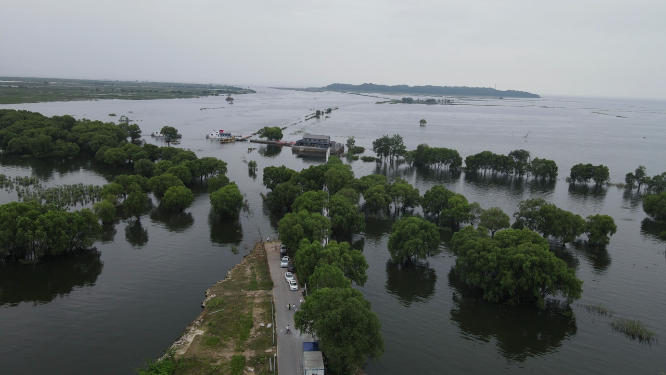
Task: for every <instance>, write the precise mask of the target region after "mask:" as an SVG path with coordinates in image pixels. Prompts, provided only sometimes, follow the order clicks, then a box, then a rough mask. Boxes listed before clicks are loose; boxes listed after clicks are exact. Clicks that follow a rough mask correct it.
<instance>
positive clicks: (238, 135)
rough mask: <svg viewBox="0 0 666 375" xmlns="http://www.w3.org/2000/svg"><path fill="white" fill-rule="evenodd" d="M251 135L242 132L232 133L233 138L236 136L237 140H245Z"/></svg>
mask: <svg viewBox="0 0 666 375" xmlns="http://www.w3.org/2000/svg"><path fill="white" fill-rule="evenodd" d="M250 137H252V136H251V135H242V134H234V138H236V140H237V141H247V140H248V139H250Z"/></svg>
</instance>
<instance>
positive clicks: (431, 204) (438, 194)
mask: <svg viewBox="0 0 666 375" xmlns="http://www.w3.org/2000/svg"><path fill="white" fill-rule="evenodd" d="M454 195H455V193H454V192H452V191H451V190H449V189H447V188H446V187H444V185H435V186H433V187H432V188H431V189H430V190H428V191H426V192H425V194H423V197H422V198H421V207H423V212H425V213H429V214H434V215H437V221H439V215H440V213H441V212H442V210H443V209H444V208H445V207H446V206H447V204H448V202H449V199H450V198H451V197H453V196H454Z"/></svg>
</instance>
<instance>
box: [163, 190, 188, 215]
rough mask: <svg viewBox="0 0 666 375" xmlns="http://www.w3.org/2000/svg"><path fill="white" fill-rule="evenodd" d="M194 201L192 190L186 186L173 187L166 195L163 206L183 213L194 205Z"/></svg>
mask: <svg viewBox="0 0 666 375" xmlns="http://www.w3.org/2000/svg"><path fill="white" fill-rule="evenodd" d="M192 201H194V194H193V193H192V190H190V189H188V188H186V187H185V186H173V187H170V188H169V189H168V190H167V191H166V192H165V193H164V197H163V198H162V206H164V207H165V208H168V209H175V210H179V211H180V212H183V211H184V210H185V209H186V208H187V207H189V206H190V205H191V204H192Z"/></svg>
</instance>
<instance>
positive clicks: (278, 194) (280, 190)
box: [268, 182, 301, 212]
mask: <svg viewBox="0 0 666 375" xmlns="http://www.w3.org/2000/svg"><path fill="white" fill-rule="evenodd" d="M299 195H301V186H300V185H298V184H293V183H291V182H284V183H281V184H279V185H277V186H276V187H275V188H274V189H273V191H272V192H270V194H269V195H268V206H269V207H270V209H271V211H273V212H283V211H285V210H289V209H290V208H291V207H292V206H293V205H294V202H295V201H296V199H297V198H298V197H299Z"/></svg>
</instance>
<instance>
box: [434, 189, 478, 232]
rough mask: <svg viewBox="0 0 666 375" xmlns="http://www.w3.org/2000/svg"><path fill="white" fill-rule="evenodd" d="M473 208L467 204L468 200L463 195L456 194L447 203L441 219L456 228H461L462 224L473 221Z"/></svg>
mask: <svg viewBox="0 0 666 375" xmlns="http://www.w3.org/2000/svg"><path fill="white" fill-rule="evenodd" d="M471 209H472V206H471V205H470V204H469V203H467V198H465V196H464V195H462V194H455V195H453V196H452V197H451V198H449V200H448V201H447V202H446V207H444V209H443V210H442V212H441V215H440V217H441V219H442V221H443V222H447V223H449V224H451V225H455V227H456V228H460V224H461V223H467V222H469V221H470V220H471V218H472V215H471V213H470V211H471Z"/></svg>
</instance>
